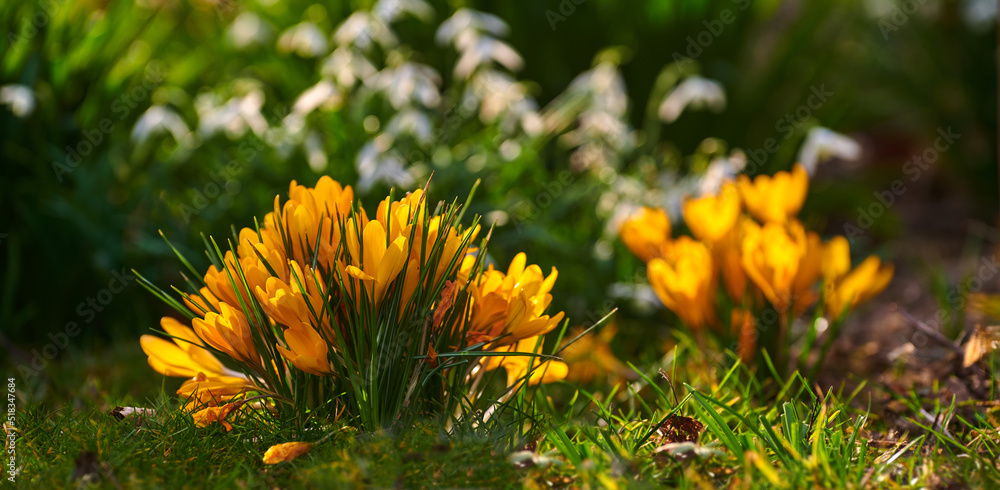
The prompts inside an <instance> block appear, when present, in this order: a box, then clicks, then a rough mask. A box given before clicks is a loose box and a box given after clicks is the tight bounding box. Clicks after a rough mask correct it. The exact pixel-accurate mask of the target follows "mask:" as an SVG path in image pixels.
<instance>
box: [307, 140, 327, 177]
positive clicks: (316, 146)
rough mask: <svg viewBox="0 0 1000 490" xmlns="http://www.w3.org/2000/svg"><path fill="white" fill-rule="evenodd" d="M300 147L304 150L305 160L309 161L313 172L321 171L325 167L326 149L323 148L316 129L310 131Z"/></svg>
mask: <svg viewBox="0 0 1000 490" xmlns="http://www.w3.org/2000/svg"><path fill="white" fill-rule="evenodd" d="M302 148H303V149H304V150H305V152H306V160H308V161H309V168H311V169H313V171H314V172H322V171H323V170H325V169H326V166H327V163H328V162H327V158H326V151H325V150H324V149H323V140H322V139H320V136H319V133H318V132H317V131H310V132H309V134H308V135H307V136H306V140H305V141H304V142H303V143H302Z"/></svg>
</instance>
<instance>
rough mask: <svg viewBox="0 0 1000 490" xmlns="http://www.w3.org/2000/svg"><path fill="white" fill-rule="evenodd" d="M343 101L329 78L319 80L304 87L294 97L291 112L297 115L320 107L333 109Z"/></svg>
mask: <svg viewBox="0 0 1000 490" xmlns="http://www.w3.org/2000/svg"><path fill="white" fill-rule="evenodd" d="M341 102H343V96H342V95H341V93H340V90H338V89H337V86H336V85H334V83H333V82H331V81H329V80H320V81H319V83H317V84H316V85H313V86H312V87H309V88H308V89H306V91H305V92H302V94H301V95H299V98H298V99H295V104H294V105H293V106H292V112H294V113H296V114H299V115H303V116H304V115H307V114H309V113H310V112H312V111H315V110H316V109H318V108H320V107H324V108H326V109H335V108H337V107H338V106H340V103H341Z"/></svg>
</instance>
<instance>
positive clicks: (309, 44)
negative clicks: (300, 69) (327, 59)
mask: <svg viewBox="0 0 1000 490" xmlns="http://www.w3.org/2000/svg"><path fill="white" fill-rule="evenodd" d="M328 48H329V46H328V45H327V42H326V36H325V35H323V31H321V30H319V27H317V26H316V24H313V23H312V22H302V23H300V24H296V25H294V26H292V27H289V28H288V29H286V30H285V32H282V33H281V37H279V38H278V49H279V50H280V51H282V52H286V53H295V54H297V55H299V56H302V57H303V58H315V57H317V56H322V55H324V54H326V53H327V51H328Z"/></svg>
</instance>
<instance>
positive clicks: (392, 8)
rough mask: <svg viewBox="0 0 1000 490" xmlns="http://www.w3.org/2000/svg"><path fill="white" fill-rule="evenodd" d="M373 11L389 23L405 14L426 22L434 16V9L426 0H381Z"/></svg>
mask: <svg viewBox="0 0 1000 490" xmlns="http://www.w3.org/2000/svg"><path fill="white" fill-rule="evenodd" d="M372 11H373V12H374V13H375V16H377V17H378V18H380V19H382V20H383V21H385V22H387V23H391V22H394V21H395V20H396V19H398V18H399V17H401V16H402V15H403V14H410V15H412V16H414V17H416V18H417V19H420V20H422V21H424V22H427V21H429V20H431V18H433V17H434V9H433V8H432V7H431V6H430V4H429V3H427V2H425V1H424V0H379V1H378V3H376V4H375V7H374V8H373V9H372Z"/></svg>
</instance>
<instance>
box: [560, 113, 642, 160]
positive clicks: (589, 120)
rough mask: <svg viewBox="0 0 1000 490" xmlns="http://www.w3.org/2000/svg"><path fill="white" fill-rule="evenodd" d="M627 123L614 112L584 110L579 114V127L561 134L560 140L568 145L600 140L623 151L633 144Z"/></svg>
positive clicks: (605, 144)
mask: <svg viewBox="0 0 1000 490" xmlns="http://www.w3.org/2000/svg"><path fill="white" fill-rule="evenodd" d="M634 139H635V135H633V134H632V132H631V130H630V128H629V126H628V123H627V122H625V121H624V120H622V119H621V118H619V117H617V116H615V115H614V114H611V113H608V112H604V111H598V110H586V111H584V112H583V113H582V114H580V118H579V127H577V128H576V129H574V130H573V131H570V132H568V133H566V134H563V135H562V136H561V137H560V140H561V141H562V142H563V143H565V144H567V145H569V146H581V145H585V144H593V143H598V142H600V143H601V144H602V146H607V147H609V148H613V149H615V150H617V151H623V150H626V149H628V148H631V147H632V146H633V144H634Z"/></svg>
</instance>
